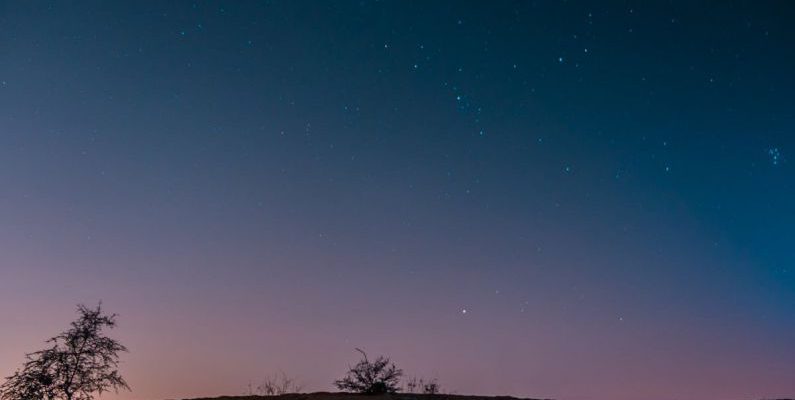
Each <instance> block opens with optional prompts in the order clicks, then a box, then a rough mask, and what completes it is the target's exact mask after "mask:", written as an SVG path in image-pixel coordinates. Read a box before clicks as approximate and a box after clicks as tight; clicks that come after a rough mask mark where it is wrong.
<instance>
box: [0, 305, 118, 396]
mask: <svg viewBox="0 0 795 400" xmlns="http://www.w3.org/2000/svg"><path fill="white" fill-rule="evenodd" d="M77 311H78V313H79V315H80V316H79V318H78V319H77V320H75V321H73V322H72V323H71V328H69V329H68V330H66V331H64V332H62V333H60V334H59V335H57V336H55V337H53V338H52V339H50V340H48V341H47V343H49V344H50V347H49V348H47V349H45V350H41V351H37V352H35V353H30V354H27V355H26V356H25V358H26V361H25V364H24V365H23V366H22V368H21V369H19V370H17V371H16V372H15V373H14V374H13V375H12V376H10V377H8V378H6V381H5V382H4V383H3V384H2V385H0V400H90V399H92V397H93V394H102V393H103V392H107V391H109V390H114V391H116V392H118V390H119V389H127V390H129V389H130V387H129V386H128V385H127V382H126V381H125V380H124V378H122V377H121V375H120V374H119V371H118V369H117V368H118V365H119V353H120V352H126V351H127V348H126V347H124V346H123V345H122V344H121V343H119V342H117V341H116V340H114V339H111V338H108V337H106V336H104V334H103V332H102V331H103V329H104V328H113V327H115V326H116V314H110V315H107V314H105V313H103V311H102V304H100V305H98V306H97V307H96V308H94V309H91V308H87V307H86V306H83V305H79V306H78V307H77Z"/></svg>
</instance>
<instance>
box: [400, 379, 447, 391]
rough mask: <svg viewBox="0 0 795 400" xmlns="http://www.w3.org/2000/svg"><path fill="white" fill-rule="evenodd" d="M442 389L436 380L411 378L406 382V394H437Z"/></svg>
mask: <svg viewBox="0 0 795 400" xmlns="http://www.w3.org/2000/svg"><path fill="white" fill-rule="evenodd" d="M441 391H442V389H441V386H439V382H438V381H437V380H436V378H433V379H425V378H417V377H412V378H411V379H409V380H407V381H406V392H407V393H422V394H439V393H441Z"/></svg>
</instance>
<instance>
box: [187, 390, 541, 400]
mask: <svg viewBox="0 0 795 400" xmlns="http://www.w3.org/2000/svg"><path fill="white" fill-rule="evenodd" d="M366 399H367V400H550V399H533V398H521V397H513V396H472V395H458V394H443V393H440V394H418V393H392V394H379V395H366V394H360V393H344V392H339V393H332V392H315V393H289V394H282V395H276V396H219V397H199V398H192V399H183V400H366Z"/></svg>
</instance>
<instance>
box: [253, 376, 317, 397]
mask: <svg viewBox="0 0 795 400" xmlns="http://www.w3.org/2000/svg"><path fill="white" fill-rule="evenodd" d="M302 389H303V385H301V384H299V383H297V382H296V380H295V378H291V377H289V376H287V374H285V373H284V372H279V373H278V374H273V375H272V376H268V377H265V379H263V380H262V382H261V383H260V384H259V385H257V386H256V387H255V386H253V385H252V384H250V383H249V384H248V393H247V394H248V395H249V396H279V395H283V394H288V393H299V392H300V391H301V390H302Z"/></svg>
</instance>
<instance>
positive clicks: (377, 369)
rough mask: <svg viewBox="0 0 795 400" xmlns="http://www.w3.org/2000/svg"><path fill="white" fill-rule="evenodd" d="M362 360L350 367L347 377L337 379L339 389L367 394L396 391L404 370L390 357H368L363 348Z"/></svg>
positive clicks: (336, 384)
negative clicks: (372, 358)
mask: <svg viewBox="0 0 795 400" xmlns="http://www.w3.org/2000/svg"><path fill="white" fill-rule="evenodd" d="M356 351H358V352H360V353H362V356H363V357H364V358H362V360H360V361H359V362H358V363H357V364H356V366H354V367H353V368H350V369H349V370H348V373H347V374H345V377H344V378H342V379H340V380H338V381H335V382H334V385H335V386H337V388H338V389H340V390H343V391H348V392H357V393H365V394H382V393H396V392H397V391H398V384H399V383H400V377H401V375H403V371H402V370H401V369H399V368H397V367H396V366H395V364H393V363H392V362H391V361H389V358H386V357H382V356H379V357H378V358H376V359H375V361H372V362H370V360H368V359H367V353H365V352H364V351H363V350H361V349H356Z"/></svg>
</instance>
